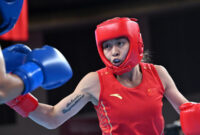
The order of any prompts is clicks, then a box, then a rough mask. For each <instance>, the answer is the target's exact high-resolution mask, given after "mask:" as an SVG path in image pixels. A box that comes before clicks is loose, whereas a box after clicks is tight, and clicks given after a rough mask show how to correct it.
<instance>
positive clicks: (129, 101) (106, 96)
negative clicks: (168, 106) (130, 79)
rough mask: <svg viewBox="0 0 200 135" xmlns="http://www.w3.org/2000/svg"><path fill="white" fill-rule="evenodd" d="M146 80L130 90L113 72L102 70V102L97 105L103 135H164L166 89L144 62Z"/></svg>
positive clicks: (100, 76)
mask: <svg viewBox="0 0 200 135" xmlns="http://www.w3.org/2000/svg"><path fill="white" fill-rule="evenodd" d="M140 68H141V71H142V75H143V76H142V81H141V83H140V84H139V85H138V86H136V87H134V88H127V87H125V86H123V85H122V84H120V82H119V81H118V80H117V79H116V78H115V77H114V75H113V74H111V73H109V72H108V70H107V68H103V69H100V70H98V71H97V72H98V75H99V80H100V86H101V91H100V97H99V103H98V105H97V106H95V109H96V111H97V115H98V119H99V125H100V128H101V130H102V134H103V135H162V134H163V132H164V119H163V115H162V106H163V103H162V98H163V94H164V88H163V85H162V83H161V81H160V78H159V76H158V73H157V71H156V69H155V67H154V65H152V64H147V63H140Z"/></svg>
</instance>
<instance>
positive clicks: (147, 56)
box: [141, 50, 152, 63]
mask: <svg viewBox="0 0 200 135" xmlns="http://www.w3.org/2000/svg"><path fill="white" fill-rule="evenodd" d="M151 58H152V56H151V52H150V51H149V50H145V51H144V53H143V58H142V60H141V62H145V63H150V62H152V59H151Z"/></svg>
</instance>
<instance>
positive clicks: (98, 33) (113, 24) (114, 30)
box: [95, 17, 144, 75]
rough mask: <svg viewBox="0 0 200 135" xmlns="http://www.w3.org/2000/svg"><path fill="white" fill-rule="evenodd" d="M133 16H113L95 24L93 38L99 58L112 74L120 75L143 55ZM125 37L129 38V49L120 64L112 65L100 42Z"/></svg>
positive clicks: (140, 38) (138, 29)
mask: <svg viewBox="0 0 200 135" xmlns="http://www.w3.org/2000/svg"><path fill="white" fill-rule="evenodd" d="M136 21H137V19H135V18H128V17H123V18H119V17H116V18H113V19H109V20H107V21H104V22H103V23H101V24H99V25H97V28H96V30H95V38H96V44H97V49H98V52H99V55H100V58H101V59H102V61H103V62H104V64H105V65H106V67H107V68H108V69H109V70H110V71H112V72H113V73H114V74H117V75H121V74H123V73H125V72H128V71H130V70H132V68H133V67H134V66H136V65H137V64H138V63H139V62H140V61H141V59H142V57H143V48H144V45H143V40H142V36H141V33H140V28H139V25H138V23H137V22H136ZM119 37H126V38H128V40H129V44H130V47H129V51H128V54H127V56H126V59H125V60H124V62H123V63H122V64H121V65H120V66H114V65H113V64H112V63H111V62H110V61H109V60H108V59H107V58H106V57H105V55H104V53H103V48H102V44H103V42H105V41H107V40H111V39H114V38H119Z"/></svg>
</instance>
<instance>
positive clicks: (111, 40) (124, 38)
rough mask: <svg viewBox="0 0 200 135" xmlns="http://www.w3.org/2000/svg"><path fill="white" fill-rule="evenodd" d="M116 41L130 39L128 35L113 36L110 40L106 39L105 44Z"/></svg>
mask: <svg viewBox="0 0 200 135" xmlns="http://www.w3.org/2000/svg"><path fill="white" fill-rule="evenodd" d="M116 41H126V42H127V41H129V40H128V38H127V37H118V38H113V39H110V40H106V41H104V42H103V44H105V43H110V42H116Z"/></svg>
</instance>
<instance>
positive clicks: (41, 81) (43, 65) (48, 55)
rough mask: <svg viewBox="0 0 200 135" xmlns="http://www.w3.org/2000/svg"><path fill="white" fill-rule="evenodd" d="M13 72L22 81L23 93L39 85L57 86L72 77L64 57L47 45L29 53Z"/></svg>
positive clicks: (46, 86)
mask: <svg viewBox="0 0 200 135" xmlns="http://www.w3.org/2000/svg"><path fill="white" fill-rule="evenodd" d="M13 73H14V74H16V75H18V76H19V77H20V78H21V79H22V80H23V82H24V86H25V87H24V91H23V92H22V94H23V95H24V94H27V93H29V92H31V91H33V90H35V89H36V88H38V87H39V86H41V87H42V88H44V89H54V88H57V87H59V86H61V85H63V84H64V83H65V82H67V81H68V80H69V79H70V78H71V77H72V69H71V67H70V65H69V63H68V62H67V60H66V59H65V57H64V56H63V55H62V54H61V53H60V52H59V51H58V50H57V49H55V48H53V47H51V46H47V45H46V46H44V47H42V48H38V49H35V50H33V51H32V52H31V53H29V54H28V55H27V58H26V63H25V64H24V65H22V66H20V67H19V68H17V69H16V70H15V71H14V72H13Z"/></svg>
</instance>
